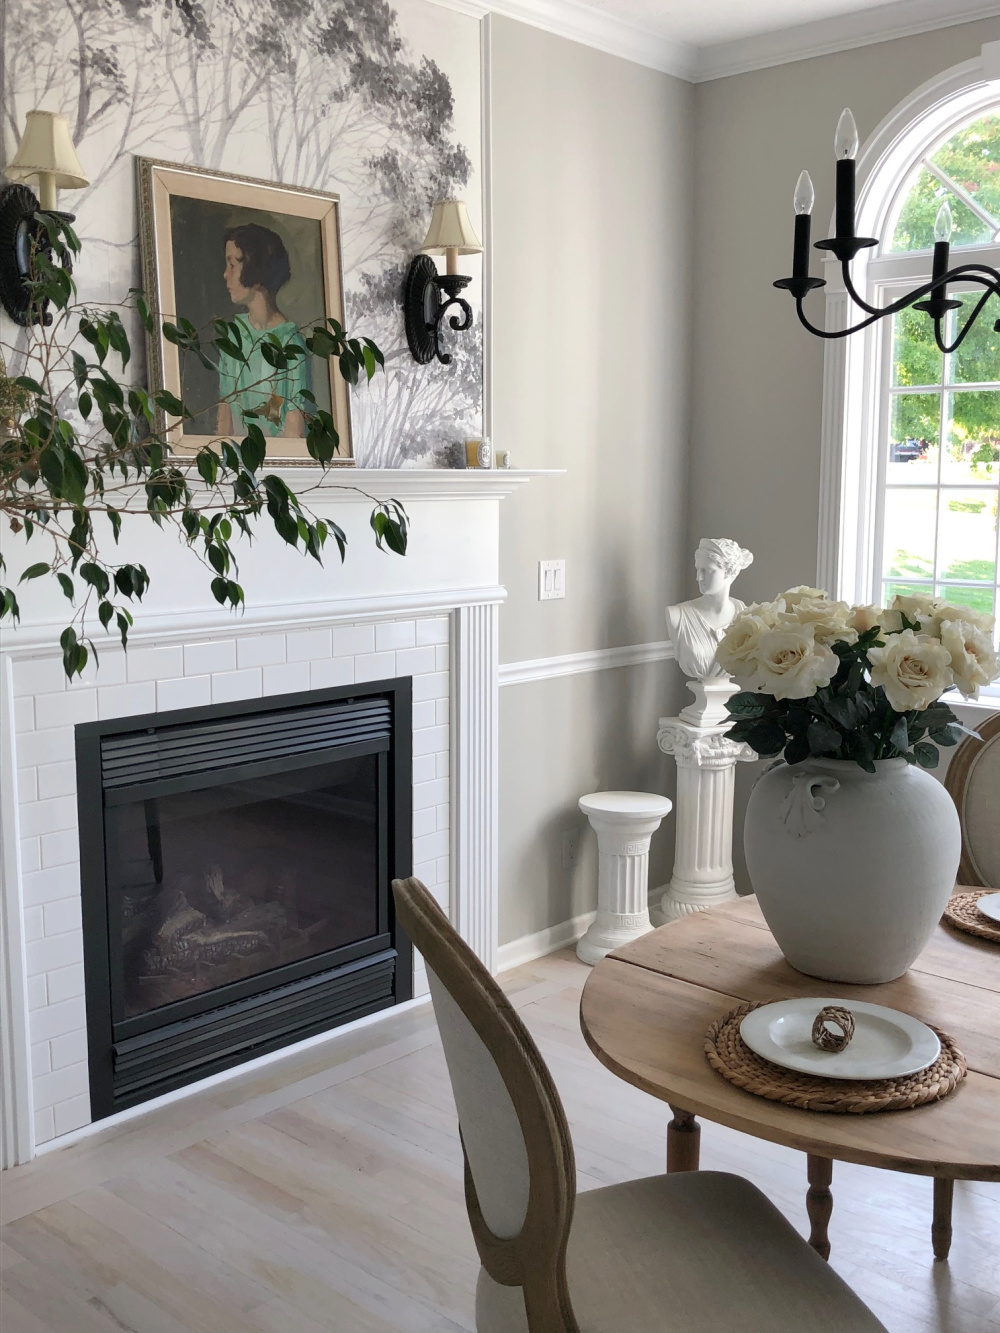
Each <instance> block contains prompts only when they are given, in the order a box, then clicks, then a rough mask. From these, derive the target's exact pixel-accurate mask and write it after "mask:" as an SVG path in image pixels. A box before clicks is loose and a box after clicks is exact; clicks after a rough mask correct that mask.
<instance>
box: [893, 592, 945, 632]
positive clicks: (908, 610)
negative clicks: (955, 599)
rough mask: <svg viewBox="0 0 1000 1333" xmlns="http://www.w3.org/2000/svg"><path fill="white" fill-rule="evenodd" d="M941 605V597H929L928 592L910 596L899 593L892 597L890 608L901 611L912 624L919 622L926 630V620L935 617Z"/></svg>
mask: <svg viewBox="0 0 1000 1333" xmlns="http://www.w3.org/2000/svg"><path fill="white" fill-rule="evenodd" d="M941 606H942V602H941V599H940V598H939V597H929V596H928V595H927V594H926V593H914V594H913V595H912V596H910V597H904V596H903V595H902V593H897V594H896V596H895V597H894V598H893V599H892V607H891V608H890V609H891V610H893V611H899V612H900V613H901V614H902V615H904V616H905V617H906V618H907V620H909V621H910V622H911V624H918V625H919V626H920V627H921V629H924V630H926V622H928V621H931V620H933V619H934V616H935V615H936V614H937V612H938V610H939V608H940V607H941ZM932 632H933V631H932Z"/></svg>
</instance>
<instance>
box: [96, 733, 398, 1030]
mask: <svg viewBox="0 0 1000 1333" xmlns="http://www.w3.org/2000/svg"><path fill="white" fill-rule="evenodd" d="M294 762H295V767H294V769H293V770H292V771H289V772H283V773H273V772H269V773H263V774H259V775H256V776H246V775H243V776H241V777H240V778H239V779H238V780H231V781H221V782H220V781H218V780H214V781H212V782H211V784H210V785H204V786H200V787H192V788H191V789H189V790H185V791H180V792H173V793H169V794H163V795H154V796H146V795H145V794H144V793H143V789H142V788H141V787H139V788H134V787H133V788H130V789H127V790H126V791H125V792H123V793H121V797H122V798H124V799H121V800H120V801H119V802H117V803H114V804H109V805H108V806H107V808H106V813H105V820H106V830H107V831H106V845H107V847H108V850H109V856H108V867H107V871H108V907H109V928H110V929H111V930H112V931H113V932H114V934H115V935H116V937H117V941H118V948H119V950H120V958H121V969H120V973H119V976H120V980H121V992H122V993H121V996H120V997H115V998H118V999H120V1007H119V1005H115V1008H116V1009H118V1013H117V1014H116V1018H119V1017H120V1018H134V1017H136V1016H137V1015H139V1014H144V1013H147V1012H148V1011H150V1010H152V1009H158V1008H159V1007H160V1006H162V1005H166V1004H172V1003H175V1002H177V1001H181V1000H187V999H190V998H191V997H193V996H196V995H200V994H203V993H204V992H206V991H212V990H216V989H218V988H219V987H221V986H226V985H229V984H230V983H232V982H235V981H240V980H242V979H243V978H245V977H249V976H255V975H260V974H263V973H266V972H270V971H271V970H273V969H274V968H277V967H282V966H284V965H286V964H289V963H296V962H299V961H301V960H303V959H306V958H311V957H313V956H315V955H318V954H326V953H329V952H331V951H333V950H338V949H341V948H342V947H343V946H346V945H350V944H353V943H356V942H357V941H359V940H363V939H367V938H368V937H370V936H373V935H377V934H378V933H379V920H378V916H379V911H378V909H379V899H380V891H379V890H380V884H379V845H378V829H379V820H378V815H379V808H378V804H379V782H378V766H379V756H378V755H377V754H367V755H362V756H360V757H357V758H351V759H341V760H338V761H336V762H333V763H322V764H315V765H314V766H312V767H303V766H302V762H301V759H298V760H296V761H294ZM264 767H267V766H264ZM115 795H118V793H115Z"/></svg>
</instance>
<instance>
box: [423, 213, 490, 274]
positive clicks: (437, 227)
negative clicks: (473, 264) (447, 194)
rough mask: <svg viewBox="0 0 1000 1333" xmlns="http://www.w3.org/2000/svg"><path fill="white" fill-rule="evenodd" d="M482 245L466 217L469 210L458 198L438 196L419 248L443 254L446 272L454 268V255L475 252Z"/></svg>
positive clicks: (453, 270) (425, 252)
mask: <svg viewBox="0 0 1000 1333" xmlns="http://www.w3.org/2000/svg"><path fill="white" fill-rule="evenodd" d="M482 249H483V247H482V246H481V245H480V244H479V237H478V236H477V235H476V233H475V231H474V230H473V227H472V223H471V222H470V221H469V210H468V209H467V208H466V206H465V204H464V203H463V202H462V200H461V199H439V200H438V202H437V203H436V204H435V205H434V212H433V214H432V215H431V225H430V226H429V227H428V228H427V237H426V239H425V240H424V243H423V245H422V246H421V250H422V251H423V253H424V254H425V255H447V257H448V272H449V273H454V272H456V271H457V265H456V263H455V260H456V258H457V257H458V255H478V254H481V253H482Z"/></svg>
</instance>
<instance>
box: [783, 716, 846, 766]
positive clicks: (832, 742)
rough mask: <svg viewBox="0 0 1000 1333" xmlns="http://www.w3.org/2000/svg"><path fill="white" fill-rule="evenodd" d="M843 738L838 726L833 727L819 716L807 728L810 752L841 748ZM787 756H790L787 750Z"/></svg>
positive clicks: (827, 751) (817, 753) (820, 752)
mask: <svg viewBox="0 0 1000 1333" xmlns="http://www.w3.org/2000/svg"><path fill="white" fill-rule="evenodd" d="M842 739H843V738H842V736H841V734H840V732H839V731H838V730H837V729H836V727H831V726H830V725H829V723H828V722H824V721H823V719H822V718H819V717H817V718H814V719H813V720H812V722H810V723H809V726H808V727H807V728H806V745H807V746H808V749H809V753H810V754H814V755H821V754H829V753H830V751H831V750H833V751H836V750H839V749H840V746H841V743H842ZM785 757H786V758H787V757H788V755H787V751H786V755H785ZM788 762H789V763H792V762H794V761H793V760H791V759H789V761H788Z"/></svg>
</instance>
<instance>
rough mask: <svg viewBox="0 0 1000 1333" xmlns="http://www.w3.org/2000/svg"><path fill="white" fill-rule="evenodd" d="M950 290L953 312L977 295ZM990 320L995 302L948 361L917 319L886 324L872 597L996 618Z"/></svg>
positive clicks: (999, 476) (997, 421) (999, 446)
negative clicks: (931, 603) (932, 601)
mask: <svg viewBox="0 0 1000 1333" xmlns="http://www.w3.org/2000/svg"><path fill="white" fill-rule="evenodd" d="M997 250H998V259H1000V246H998V247H997ZM952 294H954V295H957V296H958V297H959V298H960V299H965V300H966V305H965V307H964V308H963V311H960V312H958V313H959V315H961V314H963V313H966V312H967V311H968V308H969V306H968V302H969V301H970V300H973V299H975V295H976V293H975V292H970V293H968V295H967V296H966V295H965V294H963V293H962V292H961V291H960V290H958V289H955V290H954V291H953V292H949V295H952ZM998 317H1000V302H998V301H997V300H996V298H993V299H991V301H990V303H989V304H988V306H987V307H986V309H984V311H983V312H982V314H981V316H980V318H979V320H978V321H977V325H978V328H977V329H975V330H974V331H973V333H972V334H970V336H969V338H968V339H967V340H966V343H965V344H963V347H962V348H960V349H959V350H958V351H957V352H955V353H952V354H951V355H948V356H944V355H942V354H941V353H940V352H939V351H938V350H937V348H936V347H935V345H934V342H933V335H932V329H931V324H930V321H929V320H928V319H927V317H926V316H925V315H923V314H921V313H919V312H912V311H903V312H901V313H900V314H898V315H896V316H895V317H894V318H893V320H892V321H891V323H892V328H891V329H890V330H888V334H887V338H886V345H885V352H886V355H887V356H888V357H889V359H890V362H891V370H890V373H889V375H887V376H886V379H887V380H888V383H887V384H886V392H885V401H884V404H883V406H884V411H883V430H882V433H881V435H882V451H881V453H882V456H881V460H880V469H879V473H880V480H881V483H882V484H881V486H880V505H879V510H880V514H879V519H880V521H879V523H878V524H877V527H878V534H879V536H878V558H877V560H876V566H877V567H876V570H875V585H876V592H877V595H880V597H881V598H884V599H886V600H888V601H891V600H892V598H893V597H894V596H895V595H896V594H897V593H903V594H907V593H913V592H917V591H921V592H927V593H932V594H934V595H936V596H945V597H947V598H948V600H949V601H952V602H958V603H964V604H966V605H969V606H973V607H974V608H975V609H976V610H981V611H988V612H993V613H994V614H995V613H996V611H997V608H998V606H1000V546H998V542H1000V524H998V517H997V510H998V506H1000V460H998V458H997V454H998V453H1000V335H997V334H993V333H992V327H993V323H994V322H995V320H996V319H997V318H998ZM954 318H955V316H954V315H952V316H951V328H949V330H948V332H947V337H946V339H945V341H949V340H950V339H951V338H952V337H953V336H954ZM887 322H888V321H887Z"/></svg>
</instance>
